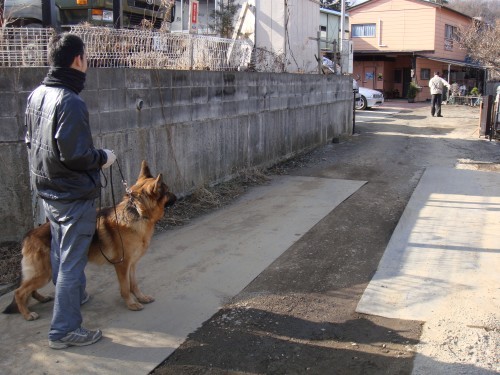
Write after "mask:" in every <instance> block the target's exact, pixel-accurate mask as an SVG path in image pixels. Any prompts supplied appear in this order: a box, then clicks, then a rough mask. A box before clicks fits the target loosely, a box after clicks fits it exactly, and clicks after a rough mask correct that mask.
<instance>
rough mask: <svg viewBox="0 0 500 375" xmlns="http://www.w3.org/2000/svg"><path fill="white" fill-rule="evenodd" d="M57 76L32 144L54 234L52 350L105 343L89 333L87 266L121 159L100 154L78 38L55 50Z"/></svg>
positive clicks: (36, 110)
mask: <svg viewBox="0 0 500 375" xmlns="http://www.w3.org/2000/svg"><path fill="white" fill-rule="evenodd" d="M48 55H49V62H50V66H51V67H50V70H49V72H48V74H47V76H46V77H45V79H44V81H43V82H42V84H41V85H40V86H39V87H38V88H37V89H35V90H34V91H33V92H32V93H31V94H30V96H29V98H28V105H27V108H26V117H25V125H26V139H25V140H26V144H27V146H28V149H29V150H28V154H29V162H30V171H31V181H32V186H34V187H36V190H37V193H38V196H40V197H41V198H42V200H43V208H44V211H45V215H46V217H47V218H48V220H49V222H50V229H51V235H52V242H51V251H50V260H51V265H52V281H53V282H54V284H55V286H56V290H55V297H54V311H53V316H52V322H51V326H50V331H49V346H50V347H51V348H53V349H63V348H67V347H68V346H85V345H90V344H93V343H95V342H96V341H98V340H99V339H100V338H101V337H102V332H101V331H100V330H96V331H91V330H88V329H85V328H83V327H82V326H81V323H82V315H81V312H80V305H81V304H83V303H85V302H87V301H88V299H89V295H88V294H87V292H86V291H85V286H86V279H85V272H84V270H85V266H86V264H87V254H88V249H89V246H90V242H91V241H92V237H93V235H94V232H95V227H96V207H95V204H94V200H95V198H97V197H98V196H99V189H100V187H101V183H100V176H99V173H100V169H101V168H107V167H109V166H110V165H111V164H112V163H113V162H114V161H115V160H116V156H115V155H114V153H113V152H112V151H110V150H100V149H96V148H94V145H93V141H92V134H91V131H90V126H89V114H88V110H87V106H86V104H85V102H84V101H83V100H82V98H81V97H80V96H79V93H80V92H81V91H82V90H83V87H84V84H85V77H86V74H85V72H86V71H87V57H86V55H85V45H84V43H83V41H82V40H81V39H80V38H79V37H78V36H76V35H73V34H69V33H64V34H60V35H55V36H54V37H53V38H52V39H51V41H50V42H49V46H48Z"/></svg>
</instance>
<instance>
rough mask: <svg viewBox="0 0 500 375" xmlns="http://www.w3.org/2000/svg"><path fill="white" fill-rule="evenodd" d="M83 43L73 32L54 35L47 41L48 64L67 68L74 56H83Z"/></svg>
mask: <svg viewBox="0 0 500 375" xmlns="http://www.w3.org/2000/svg"><path fill="white" fill-rule="evenodd" d="M84 51H85V43H83V40H82V39H81V38H80V37H79V36H77V35H74V34H70V33H62V34H56V35H54V36H53V37H52V38H51V39H50V41H49V64H50V65H51V66H57V67H62V68H69V66H70V65H71V64H72V63H73V61H74V60H75V57H76V56H83V53H84Z"/></svg>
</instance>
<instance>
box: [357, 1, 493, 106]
mask: <svg viewBox="0 0 500 375" xmlns="http://www.w3.org/2000/svg"><path fill="white" fill-rule="evenodd" d="M349 16H350V24H351V39H352V41H353V49H354V67H353V74H354V77H355V78H359V85H360V86H364V87H369V88H374V89H376V90H380V91H383V92H384V95H385V96H386V97H389V98H391V97H406V92H407V89H408V85H409V83H410V82H411V81H412V80H413V81H415V82H416V83H417V84H418V85H419V86H420V87H422V90H421V92H420V93H419V94H418V96H417V98H416V100H418V101H424V100H427V99H430V98H431V95H430V92H429V85H428V84H429V79H430V78H432V77H433V76H434V72H435V71H439V72H440V73H441V76H442V77H443V78H444V79H446V80H448V81H449V83H450V84H453V83H455V82H456V83H458V84H459V85H462V84H465V85H466V86H467V90H468V91H467V92H470V90H471V89H472V87H479V88H480V89H481V88H482V87H483V84H484V70H483V69H482V67H481V66H480V65H478V64H476V63H475V62H474V61H471V60H470V59H469V58H468V57H467V55H466V51H465V50H463V49H461V48H460V46H459V44H458V43H457V42H456V40H455V34H456V31H457V28H458V27H459V26H467V25H470V24H471V23H472V21H473V19H472V18H471V17H469V16H466V15H464V14H462V13H459V12H456V11H454V10H453V9H451V8H448V7H446V6H444V5H442V4H439V3H437V2H433V1H427V0H368V1H366V2H364V3H361V4H359V5H355V6H353V7H352V8H350V9H349Z"/></svg>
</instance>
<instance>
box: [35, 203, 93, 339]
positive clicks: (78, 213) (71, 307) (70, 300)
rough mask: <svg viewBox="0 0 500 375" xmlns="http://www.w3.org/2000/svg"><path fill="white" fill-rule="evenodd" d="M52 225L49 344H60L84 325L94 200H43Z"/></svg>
mask: <svg viewBox="0 0 500 375" xmlns="http://www.w3.org/2000/svg"><path fill="white" fill-rule="evenodd" d="M43 208H44V210H45V215H46V216H47V218H48V219H49V221H50V231H51V235H52V243H51V246H50V247H51V248H50V261H51V264H52V281H53V282H54V284H55V286H56V292H55V297H54V312H53V315H52V322H51V325H50V331H49V340H59V339H61V338H62V337H64V336H66V334H67V333H69V332H71V331H74V330H75V329H77V328H79V327H80V326H81V324H82V314H81V312H80V302H81V300H82V299H83V295H84V293H85V286H86V279H85V266H86V265H87V259H88V250H89V246H90V243H91V242H92V237H93V235H94V232H95V226H96V208H95V205H94V201H93V200H81V201H69V202H68V201H65V202H61V201H51V200H44V201H43Z"/></svg>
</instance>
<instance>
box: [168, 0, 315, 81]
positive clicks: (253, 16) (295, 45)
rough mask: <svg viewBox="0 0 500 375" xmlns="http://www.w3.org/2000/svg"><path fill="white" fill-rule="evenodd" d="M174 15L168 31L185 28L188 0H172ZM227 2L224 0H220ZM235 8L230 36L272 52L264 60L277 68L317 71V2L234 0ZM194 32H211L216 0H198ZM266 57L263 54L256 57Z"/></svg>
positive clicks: (186, 29) (294, 70)
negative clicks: (269, 58) (174, 3)
mask: <svg viewBox="0 0 500 375" xmlns="http://www.w3.org/2000/svg"><path fill="white" fill-rule="evenodd" d="M175 1H176V15H175V21H174V22H173V23H172V27H171V31H172V32H188V31H189V6H190V4H191V2H190V1H189V0H175ZM224 3H225V4H227V1H226V0H224ZM234 3H235V4H237V5H239V6H240V7H239V10H238V12H237V14H235V16H234V23H235V33H234V35H233V38H234V39H239V38H245V39H247V40H250V41H251V42H252V43H253V45H254V46H255V49H256V50H260V51H265V52H268V53H269V55H272V58H271V61H270V62H269V63H268V64H275V65H280V66H279V67H276V70H277V71H283V70H284V71H286V72H291V73H313V72H317V69H318V62H317V60H316V57H315V55H317V54H318V47H317V42H316V41H315V40H313V39H314V38H317V31H318V25H319V18H320V14H319V8H320V6H319V2H318V1H311V0H287V1H274V0H273V1H270V0H236V1H235V2H234ZM197 4H198V5H197V8H198V12H199V13H198V27H197V30H196V33H197V34H210V33H212V34H213V30H210V25H211V24H213V23H214V19H213V18H212V17H211V15H212V14H213V12H214V11H215V10H217V9H219V7H220V2H219V1H218V0H199V1H198V3H197ZM261 58H266V57H265V56H264V57H262V56H260V57H259V60H260V59H261Z"/></svg>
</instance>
